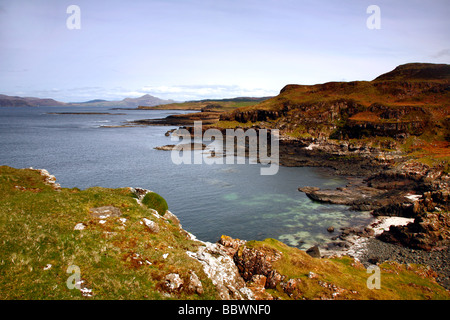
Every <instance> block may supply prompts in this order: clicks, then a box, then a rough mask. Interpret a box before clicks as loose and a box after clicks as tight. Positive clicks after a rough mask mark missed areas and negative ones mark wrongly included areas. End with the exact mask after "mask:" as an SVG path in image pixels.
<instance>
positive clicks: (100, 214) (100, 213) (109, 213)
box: [89, 206, 122, 219]
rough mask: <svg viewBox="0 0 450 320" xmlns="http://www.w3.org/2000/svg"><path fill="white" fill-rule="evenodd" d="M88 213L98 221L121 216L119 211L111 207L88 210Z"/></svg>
mask: <svg viewBox="0 0 450 320" xmlns="http://www.w3.org/2000/svg"><path fill="white" fill-rule="evenodd" d="M89 213H90V214H91V216H92V217H94V218H99V219H106V218H109V217H120V216H121V215H122V212H121V211H120V209H119V208H116V207H113V206H104V207H96V208H90V209H89Z"/></svg>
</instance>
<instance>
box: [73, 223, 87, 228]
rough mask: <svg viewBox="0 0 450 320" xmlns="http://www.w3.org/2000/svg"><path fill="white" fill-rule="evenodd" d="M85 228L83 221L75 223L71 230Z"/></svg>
mask: <svg viewBox="0 0 450 320" xmlns="http://www.w3.org/2000/svg"><path fill="white" fill-rule="evenodd" d="M85 228H86V226H85V225H84V223H81V222H80V223H77V224H76V225H75V227H74V228H73V230H83V229H85Z"/></svg>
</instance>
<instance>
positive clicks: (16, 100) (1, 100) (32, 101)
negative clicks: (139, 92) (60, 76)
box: [0, 94, 175, 108]
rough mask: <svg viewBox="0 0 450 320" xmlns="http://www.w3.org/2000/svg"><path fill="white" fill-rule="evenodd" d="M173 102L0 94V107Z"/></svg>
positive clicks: (127, 105)
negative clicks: (59, 98)
mask: <svg viewBox="0 0 450 320" xmlns="http://www.w3.org/2000/svg"><path fill="white" fill-rule="evenodd" d="M174 102H175V101H174V100H164V99H160V98H157V97H154V96H152V95H149V94H146V95H143V96H142V97H139V98H125V99H123V100H120V101H107V100H101V99H95V100H90V101H86V102H69V103H66V102H61V101H56V100H54V99H41V98H35V97H18V96H7V95H4V94H0V107H44V106H46V107H59V106H70V107H72V106H75V107H76V106H83V107H100V106H103V107H114V108H136V107H138V106H140V105H146V106H157V105H164V104H169V103H174Z"/></svg>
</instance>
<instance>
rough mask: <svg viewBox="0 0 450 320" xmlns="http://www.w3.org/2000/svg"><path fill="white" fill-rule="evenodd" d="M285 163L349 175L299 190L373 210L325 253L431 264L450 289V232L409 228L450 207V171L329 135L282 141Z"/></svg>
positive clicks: (375, 260) (327, 200)
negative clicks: (333, 184) (336, 183)
mask: <svg viewBox="0 0 450 320" xmlns="http://www.w3.org/2000/svg"><path fill="white" fill-rule="evenodd" d="M169 134H171V132H168V135H169ZM280 164H281V165H284V166H293V167H296V166H299V167H301V166H311V167H323V168H329V169H330V170H333V171H334V173H335V174H336V175H340V176H345V177H346V178H347V179H348V180H349V183H348V185H347V186H346V187H344V188H337V189H335V190H328V189H325V190H320V189H319V188H316V187H302V188H299V191H300V192H305V194H306V195H307V196H308V197H309V198H311V199H312V200H313V201H318V202H325V203H336V204H345V205H348V206H350V209H351V210H357V211H370V212H371V214H372V215H373V216H374V220H373V221H372V222H371V223H369V225H367V226H362V227H361V228H344V230H341V231H342V232H341V233H340V234H337V235H336V236H335V237H333V239H334V240H332V241H331V242H329V243H326V244H324V245H320V246H318V248H319V252H320V254H319V255H320V256H321V257H324V258H327V257H339V256H344V255H347V256H350V257H353V258H355V259H356V260H358V261H360V262H361V263H362V264H364V265H365V266H369V265H371V264H380V263H382V262H385V261H395V262H398V263H402V264H405V263H406V264H411V263H414V264H423V265H427V266H429V267H431V268H432V269H433V270H434V271H435V272H436V273H437V274H438V277H437V280H438V282H439V283H440V284H441V285H443V286H444V287H445V288H446V289H450V268H449V267H448V265H449V262H450V261H449V260H450V258H449V257H450V255H449V252H450V251H449V246H448V244H449V239H448V236H447V235H446V234H445V232H447V231H445V230H444V231H443V233H442V235H441V234H440V233H439V230H438V231H437V233H438V238H437V240H439V241H436V237H434V235H433V232H434V231H436V229H439V227H438V226H436V225H434V226H433V227H432V228H431V229H423V230H419V232H418V230H414V233H411V232H410V230H408V228H410V229H417V226H419V227H422V226H423V225H426V226H427V225H428V224H427V223H428V221H425V222H426V223H424V222H423V220H424V219H426V218H427V216H428V215H430V216H432V214H431V213H429V211H437V210H439V211H442V210H447V209H448V201H447V199H448V181H449V175H448V174H447V173H444V172H443V171H440V170H439V168H437V169H436V168H433V167H428V166H426V165H424V164H421V163H418V162H415V161H414V160H412V161H411V160H406V158H405V157H404V156H403V155H402V154H401V153H399V152H397V151H394V152H383V151H381V150H379V149H368V148H365V147H363V146H360V147H358V148H355V147H352V148H349V143H348V142H347V143H346V142H345V141H329V140H327V139H325V140H319V139H317V140H315V141H311V140H302V139H286V140H280ZM436 199H438V200H436ZM446 223H447V221H443V222H442V225H443V226H444V227H445V224H446ZM391 226H392V227H391ZM446 229H448V228H446ZM395 230H397V231H398V230H401V232H400V235H401V236H403V235H406V236H408V237H410V238H411V239H409V240H408V241H409V242H408V243H402V239H400V240H399V241H397V239H392V238H393V236H392V234H393V232H394V231H395ZM430 230H431V231H430ZM433 230H434V231H433ZM408 232H409V233H411V234H412V236H411V235H408ZM336 233H337V232H336ZM435 233H436V232H435ZM430 234H431V236H429V235H430ZM380 236H381V237H380ZM427 237H428V238H427ZM433 237H434V238H433ZM381 238H383V239H382V240H380V239H381ZM394 238H395V237H394ZM414 238H418V239H419V240H420V241H419V243H417V241H415V239H414Z"/></svg>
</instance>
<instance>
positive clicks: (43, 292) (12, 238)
mask: <svg viewBox="0 0 450 320" xmlns="http://www.w3.org/2000/svg"><path fill="white" fill-rule="evenodd" d="M0 194H1V195H2V197H1V199H0V243H1V251H0V256H1V258H0V260H1V263H0V299H87V298H90V297H89V293H86V295H83V293H82V292H81V291H80V290H76V289H72V290H69V289H68V287H67V285H66V282H67V280H68V278H69V276H71V275H72V273H67V270H68V268H69V266H72V265H75V266H78V267H79V269H80V272H81V279H82V280H83V281H84V282H83V284H82V286H83V287H85V288H86V289H87V290H92V292H91V295H92V297H93V298H95V299H169V298H172V299H173V298H177V299H179V298H181V299H216V298H217V297H218V296H217V293H216V291H215V288H214V286H213V285H212V283H211V280H210V279H209V278H208V277H206V275H205V274H204V272H203V269H202V266H201V265H200V263H198V262H197V261H195V260H193V259H191V258H189V257H188V256H187V255H186V253H185V252H186V250H191V251H196V247H198V246H199V243H198V242H196V241H191V240H189V238H188V237H187V235H186V233H185V232H183V231H182V230H180V229H179V227H178V226H177V224H176V223H175V222H174V221H171V220H167V219H164V218H162V217H161V218H156V217H155V215H153V214H152V213H151V210H150V209H148V208H146V207H145V206H141V205H139V204H138V203H137V201H136V197H135V195H134V194H133V193H132V192H131V191H130V189H128V188H125V189H105V188H99V187H95V188H89V189H87V190H78V189H76V188H75V189H65V188H63V189H61V190H60V191H57V190H54V189H53V188H52V187H51V186H49V185H47V184H45V183H44V179H43V177H42V176H41V175H40V174H39V172H38V171H35V170H29V169H24V170H17V169H13V168H9V167H5V166H3V167H0ZM102 206H113V207H115V208H118V209H119V210H120V211H121V212H122V215H121V216H120V217H109V218H106V219H100V218H95V217H93V216H92V215H91V214H90V209H91V208H97V207H102ZM143 218H146V219H148V220H151V221H153V222H154V223H155V224H156V225H157V226H158V228H159V232H158V233H153V232H150V231H149V229H148V228H147V226H146V225H145V224H143V223H142V221H143ZM121 219H122V220H121ZM123 219H126V220H123ZM78 224H83V225H84V226H85V228H84V229H83V230H74V228H75V226H77V225H78ZM166 254H168V255H167V256H165V255H166ZM192 271H194V272H195V274H197V275H198V277H199V278H200V280H201V282H202V285H203V289H204V293H203V294H202V295H198V294H196V293H192V292H186V291H182V292H180V293H176V294H173V293H172V294H167V293H165V291H164V289H163V285H164V278H165V276H166V275H167V274H169V273H178V274H181V275H184V277H185V278H189V275H190V273H191V272H192ZM185 280H187V279H185ZM87 292H88V291H87Z"/></svg>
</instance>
